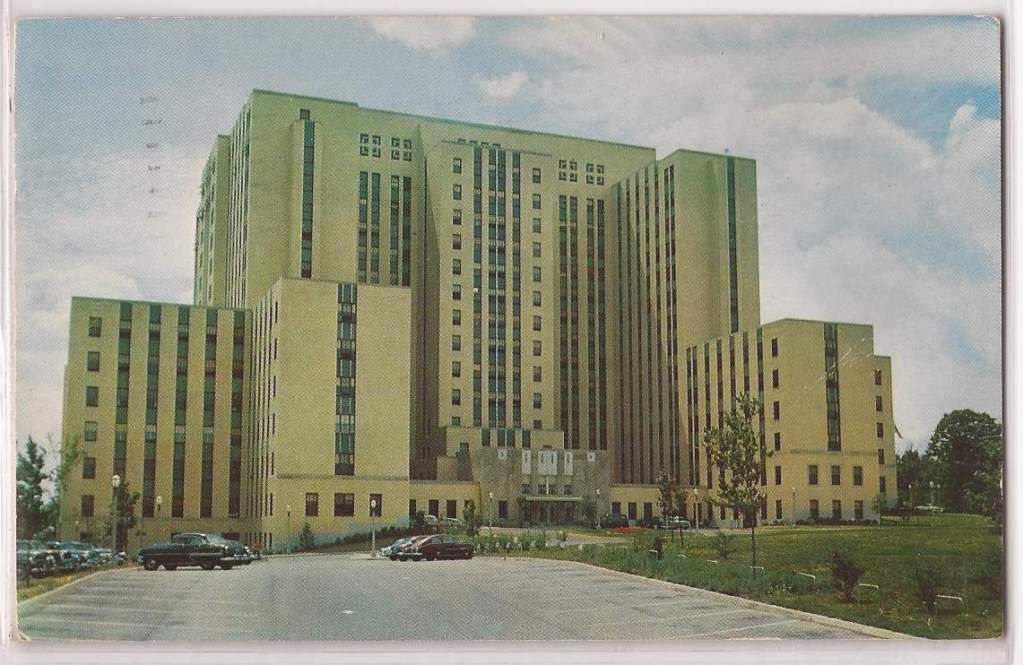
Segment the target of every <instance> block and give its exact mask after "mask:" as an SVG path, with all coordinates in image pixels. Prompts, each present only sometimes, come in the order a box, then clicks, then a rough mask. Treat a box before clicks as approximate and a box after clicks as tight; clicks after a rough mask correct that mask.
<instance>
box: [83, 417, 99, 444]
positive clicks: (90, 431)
mask: <svg viewBox="0 0 1023 665" xmlns="http://www.w3.org/2000/svg"><path fill="white" fill-rule="evenodd" d="M85 440H86V441H95V440H96V421H95V420H86V421H85Z"/></svg>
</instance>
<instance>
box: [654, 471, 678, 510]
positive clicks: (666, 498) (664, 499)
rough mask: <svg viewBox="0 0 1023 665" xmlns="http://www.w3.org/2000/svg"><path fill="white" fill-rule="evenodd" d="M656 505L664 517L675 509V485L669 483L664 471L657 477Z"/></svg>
mask: <svg viewBox="0 0 1023 665" xmlns="http://www.w3.org/2000/svg"><path fill="white" fill-rule="evenodd" d="M657 505H658V507H659V508H660V509H661V515H663V516H664V517H668V516H669V515H671V514H672V511H673V510H674V509H675V483H673V482H671V477H670V476H669V475H668V473H667V472H666V471H661V475H659V476H657Z"/></svg>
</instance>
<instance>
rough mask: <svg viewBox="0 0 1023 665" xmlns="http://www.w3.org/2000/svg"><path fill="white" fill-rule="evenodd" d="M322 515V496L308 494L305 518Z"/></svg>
mask: <svg viewBox="0 0 1023 665" xmlns="http://www.w3.org/2000/svg"><path fill="white" fill-rule="evenodd" d="M319 514H320V495H319V494H317V493H316V492H306V495H305V516H306V517H316V516H317V515H319Z"/></svg>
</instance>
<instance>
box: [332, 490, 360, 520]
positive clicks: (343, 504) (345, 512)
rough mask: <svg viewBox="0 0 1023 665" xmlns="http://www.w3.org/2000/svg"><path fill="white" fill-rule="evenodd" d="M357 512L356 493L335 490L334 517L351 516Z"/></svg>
mask: <svg viewBox="0 0 1023 665" xmlns="http://www.w3.org/2000/svg"><path fill="white" fill-rule="evenodd" d="M354 514H355V495H354V494H349V493H347V492H334V517H351V516H352V515H354Z"/></svg>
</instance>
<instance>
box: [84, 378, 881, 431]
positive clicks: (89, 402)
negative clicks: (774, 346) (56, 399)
mask: <svg viewBox="0 0 1023 665" xmlns="http://www.w3.org/2000/svg"><path fill="white" fill-rule="evenodd" d="M85 406H99V388H97V387H96V386H86V387H85ZM879 424H880V423H879Z"/></svg>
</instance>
